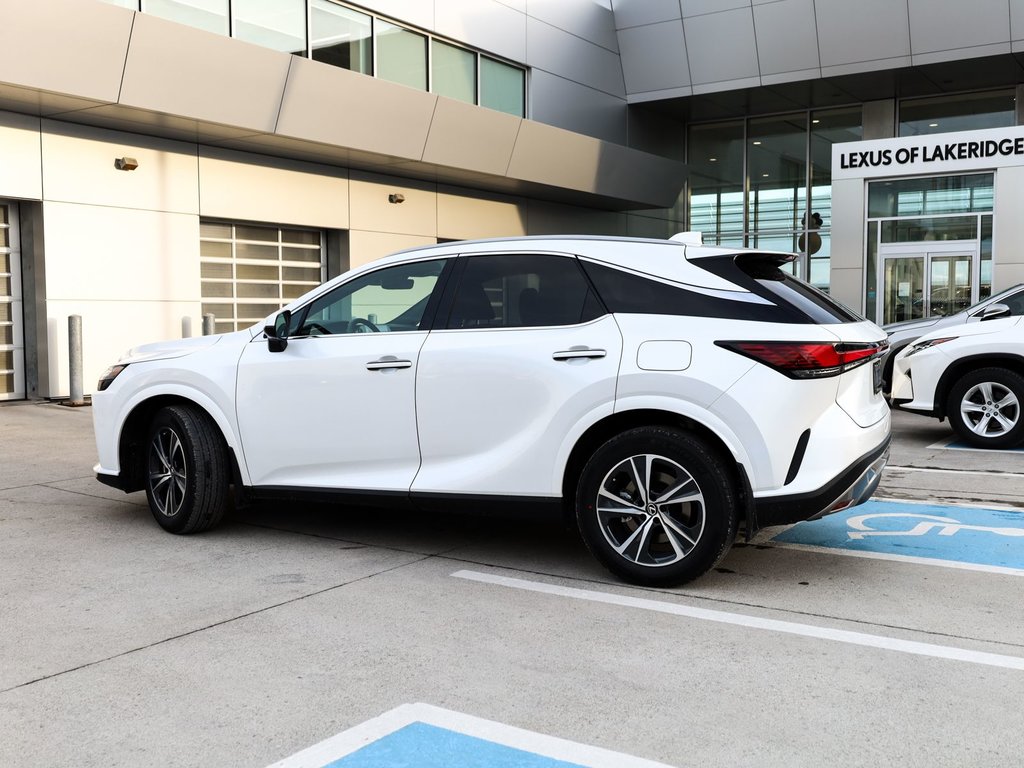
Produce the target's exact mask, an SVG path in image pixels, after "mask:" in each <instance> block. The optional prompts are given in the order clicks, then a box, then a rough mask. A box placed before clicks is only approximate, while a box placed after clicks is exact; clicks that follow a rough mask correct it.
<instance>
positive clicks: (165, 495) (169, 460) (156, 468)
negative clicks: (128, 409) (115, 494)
mask: <svg viewBox="0 0 1024 768" xmlns="http://www.w3.org/2000/svg"><path fill="white" fill-rule="evenodd" d="M187 488H188V468H187V466H186V464H185V449H184V447H183V446H182V444H181V440H180V439H179V437H178V435H177V433H176V432H175V431H174V430H173V429H171V428H169V427H161V428H160V429H158V430H157V431H156V433H155V434H154V435H153V439H152V441H151V442H150V445H149V489H150V492H151V495H152V501H153V503H154V504H155V506H156V511H157V512H159V513H160V514H161V515H165V516H166V517H174V516H175V515H177V514H178V512H180V511H181V507H182V504H184V502H185V491H186V489H187Z"/></svg>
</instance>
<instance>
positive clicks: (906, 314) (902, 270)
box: [882, 254, 925, 325]
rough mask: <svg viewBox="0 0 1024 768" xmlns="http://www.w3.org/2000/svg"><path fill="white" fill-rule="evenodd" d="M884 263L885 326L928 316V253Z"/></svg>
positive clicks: (901, 257)
mask: <svg viewBox="0 0 1024 768" xmlns="http://www.w3.org/2000/svg"><path fill="white" fill-rule="evenodd" d="M884 262H885V270H884V274H885V282H884V285H885V290H884V292H883V301H882V324H883V325H884V324H886V323H899V322H901V321H903V320H917V319H918V318H920V317H924V294H925V279H924V278H925V270H924V262H925V256H924V254H920V255H907V256H893V257H890V258H887V259H885V260H884Z"/></svg>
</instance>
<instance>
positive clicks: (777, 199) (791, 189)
mask: <svg viewBox="0 0 1024 768" xmlns="http://www.w3.org/2000/svg"><path fill="white" fill-rule="evenodd" d="M748 145H749V146H748V150H747V151H748V158H749V159H748V166H749V173H750V195H749V197H748V199H747V208H748V213H747V215H748V217H749V223H748V228H749V229H750V230H751V231H753V232H762V231H764V230H771V229H788V230H794V229H796V228H797V227H798V226H799V225H800V221H801V219H802V218H803V215H804V212H805V210H806V201H807V114H806V113H804V112H801V113H800V114H797V115H785V116H782V117H769V118H761V119H757V120H751V121H750V127H749V131H748Z"/></svg>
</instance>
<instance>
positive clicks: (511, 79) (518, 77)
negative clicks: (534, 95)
mask: <svg viewBox="0 0 1024 768" xmlns="http://www.w3.org/2000/svg"><path fill="white" fill-rule="evenodd" d="M480 106H481V107H487V108H488V109H496V110H498V111H499V112H507V113H509V114H510V115H516V116H518V117H525V116H526V72H525V71H523V70H522V69H520V68H519V67H513V66H512V65H511V64H505V63H504V62H501V61H498V60H497V59H492V58H489V57H487V56H481V57H480Z"/></svg>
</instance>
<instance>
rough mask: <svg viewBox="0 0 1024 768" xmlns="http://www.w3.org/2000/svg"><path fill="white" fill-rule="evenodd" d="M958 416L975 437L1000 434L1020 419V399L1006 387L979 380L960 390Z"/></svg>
mask: <svg viewBox="0 0 1024 768" xmlns="http://www.w3.org/2000/svg"><path fill="white" fill-rule="evenodd" d="M960 416H961V418H962V419H963V422H964V424H965V425H966V426H967V427H968V428H969V429H970V430H971V432H973V433H974V434H976V435H978V436H979V437H984V438H992V437H1000V436H1002V435H1005V434H1006V433H1007V432H1009V431H1010V430H1011V429H1013V428H1014V427H1015V426H1016V425H1017V422H1018V421H1019V420H1020V402H1019V401H1018V400H1017V396H1016V395H1015V394H1014V393H1013V391H1012V390H1011V389H1010V388H1009V387H1006V386H1005V385H1003V384H1000V383H998V382H993V381H983V382H981V383H979V384H975V385H974V386H973V387H971V388H970V389H968V390H967V392H965V393H964V396H963V397H962V398H961V400H960Z"/></svg>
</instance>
